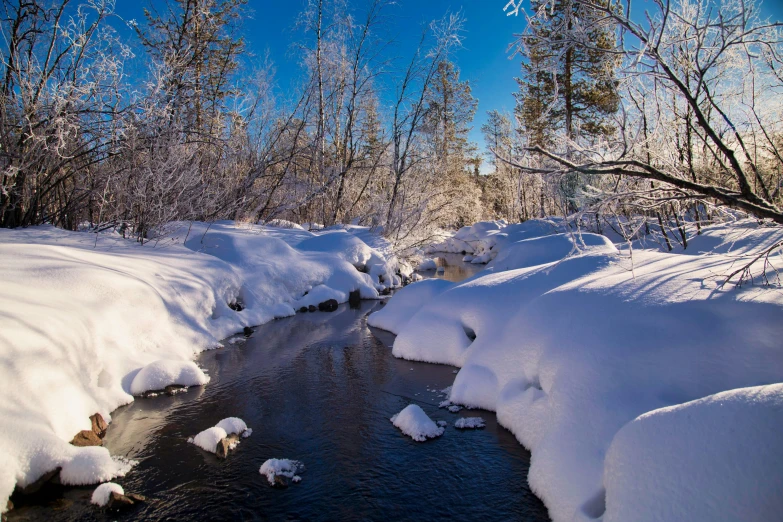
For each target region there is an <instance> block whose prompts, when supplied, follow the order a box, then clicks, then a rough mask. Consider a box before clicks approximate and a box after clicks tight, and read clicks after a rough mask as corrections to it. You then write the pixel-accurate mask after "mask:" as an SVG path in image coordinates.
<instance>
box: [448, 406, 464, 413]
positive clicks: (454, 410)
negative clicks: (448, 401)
mask: <svg viewBox="0 0 783 522" xmlns="http://www.w3.org/2000/svg"><path fill="white" fill-rule="evenodd" d="M461 410H462V406H457V405H456V404H452V405H451V406H449V411H450V412H451V413H458V412H460V411H461Z"/></svg>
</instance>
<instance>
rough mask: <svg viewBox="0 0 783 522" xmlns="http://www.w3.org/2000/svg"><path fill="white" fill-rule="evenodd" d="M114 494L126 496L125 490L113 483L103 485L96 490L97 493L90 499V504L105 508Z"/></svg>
mask: <svg viewBox="0 0 783 522" xmlns="http://www.w3.org/2000/svg"><path fill="white" fill-rule="evenodd" d="M112 493H119V494H120V495H124V494H125V490H124V489H122V486H120V485H119V484H115V483H113V482H107V483H105V484H101V485H100V486H98V487H97V488H95V491H93V492H92V498H91V499H90V502H91V503H93V504H95V505H96V506H100V507H105V506H106V504H108V503H109V498H110V497H111V494H112Z"/></svg>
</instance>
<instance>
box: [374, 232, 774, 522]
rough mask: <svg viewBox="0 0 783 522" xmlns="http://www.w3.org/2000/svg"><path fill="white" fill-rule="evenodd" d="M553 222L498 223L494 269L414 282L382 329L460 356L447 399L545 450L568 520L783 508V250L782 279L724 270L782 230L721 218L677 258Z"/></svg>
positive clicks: (766, 512)
mask: <svg viewBox="0 0 783 522" xmlns="http://www.w3.org/2000/svg"><path fill="white" fill-rule="evenodd" d="M555 224H556V223H555ZM550 225H552V222H549V221H533V222H528V223H524V224H521V225H509V226H505V227H499V228H497V229H491V230H490V231H489V233H487V234H484V236H483V239H481V243H480V244H476V245H471V246H472V248H473V253H477V254H479V255H482V256H483V255H485V254H486V253H487V252H491V254H490V256H489V257H491V258H492V259H489V261H490V263H489V264H488V267H487V269H486V270H485V271H484V272H481V273H479V274H478V275H476V276H474V277H473V278H471V279H469V280H467V281H465V282H463V283H460V284H449V283H444V282H442V281H438V282H437V284H436V282H428V281H424V282H419V283H415V284H413V285H410V286H408V287H406V288H404V289H403V290H401V291H400V292H398V293H397V294H396V295H395V296H394V297H393V298H392V299H391V300H390V302H389V303H388V304H387V306H385V307H384V308H383V309H382V310H381V311H379V312H377V313H375V314H373V315H372V316H371V317H370V321H369V322H370V324H372V325H375V326H378V327H381V328H385V329H387V330H389V331H392V332H394V333H396V334H398V336H397V338H396V340H395V343H394V347H393V353H394V355H396V356H397V357H402V358H405V359H410V360H419V361H427V362H435V363H446V364H451V365H455V366H458V367H460V368H461V369H460V371H459V373H458V375H457V377H456V380H455V382H454V385H453V387H452V390H451V393H450V396H449V399H450V400H451V401H452V402H454V403H457V404H462V405H465V406H469V407H476V408H484V409H488V410H493V411H496V412H497V416H498V420H499V422H500V423H501V424H503V425H504V426H506V427H507V428H508V429H510V430H511V431H512V432H513V433H514V434H515V435H516V437H517V439H518V440H519V441H520V442H521V443H522V444H524V445H525V446H526V447H527V448H529V449H530V450H531V452H532V461H531V468H530V474H529V482H530V485H531V488H532V489H533V491H534V492H535V493H536V494H537V495H538V496H539V497H541V498H542V500H543V501H544V502H545V504H546V505H547V507H548V509H549V513H550V516H551V517H552V518H553V520H555V521H556V522H560V521H572V520H577V521H586V520H604V521H605V522H609V521H619V520H644V521H659V522H663V521H670V520H689V521H705V522H706V521H717V520H727V521H728V520H754V521H755V520H759V521H760V520H774V519H776V517H777V518H779V516H780V513H783V495H781V494H780V492H781V491H783V461H782V460H781V459H783V443H782V442H781V437H780V433H781V428H782V427H783V386H781V385H779V384H776V383H780V382H783V341H782V339H783V288H781V286H780V282H779V281H778V280H777V279H775V270H778V271H780V270H783V254H780V253H779V251H778V253H776V254H775V255H773V256H772V257H771V258H770V259H769V260H768V265H767V274H768V276H769V278H770V280H771V281H772V282H773V285H772V286H763V285H761V284H759V283H760V282H761V279H762V278H761V274H762V268H763V264H764V260H760V261H759V262H758V263H756V264H755V265H753V267H752V270H751V272H752V275H753V276H754V278H755V279H754V284H752V285H751V284H749V283H746V284H745V285H743V286H742V287H740V288H735V286H734V285H733V284H728V285H723V286H721V284H720V283H721V282H722V281H723V279H724V278H725V276H726V275H728V274H730V273H731V272H733V271H734V270H736V269H737V268H739V267H740V266H742V265H743V264H744V263H748V262H749V261H751V260H752V258H751V257H749V256H750V254H751V252H753V251H754V250H757V249H759V248H761V247H762V246H764V245H772V244H774V243H775V242H777V241H780V240H782V239H783V229H781V228H779V227H778V228H765V227H761V226H759V225H758V223H756V222H754V221H752V220H747V221H743V222H739V223H734V224H731V225H724V226H715V227H712V228H709V229H705V230H704V233H703V234H702V235H701V236H698V237H693V238H691V241H690V245H689V247H688V249H687V250H685V251H683V250H682V249H677V250H675V252H673V253H662V252H660V251H658V250H657V249H656V250H644V249H639V248H638V247H639V245H636V246H635V247H634V249H633V251H631V250H630V249H628V248H627V246H625V247H623V248H622V250H618V248H616V247H615V246H614V245H613V244H612V243H611V242H610V241H609V240H608V239H607V238H606V237H604V236H598V235H593V234H582V235H581V236H572V235H569V234H557V233H556V232H557V229H556V228H557V227H555V226H551V228H549V229H547V228H548V227H549V226H550ZM511 227H513V229H512V230H510V231H509V232H513V233H508V232H505V231H507V230H508V229H509V228H511ZM490 228H491V227H490ZM501 229H503V230H504V232H499V231H500V230H501ZM469 232H470V231H469ZM458 235H460V234H458ZM466 235H467V233H463V234H461V236H462V237H463V238H464V237H466ZM488 239H489V240H488ZM456 240H460V241H465V243H468V244H469V241H467V240H466V239H461V238H458V237H456V236H455V241H456ZM490 243H491V249H490V248H488V247H489V246H490ZM451 246H452V247H453V249H457V248H460V245H459V244H457V243H456V242H455V243H453V244H452V245H451ZM437 248H442V247H441V246H439V247H437ZM465 251H466V252H469V250H467V248H466V249H465ZM412 303H415V304H416V310H415V311H414V312H413V313H412V312H411V304H412Z"/></svg>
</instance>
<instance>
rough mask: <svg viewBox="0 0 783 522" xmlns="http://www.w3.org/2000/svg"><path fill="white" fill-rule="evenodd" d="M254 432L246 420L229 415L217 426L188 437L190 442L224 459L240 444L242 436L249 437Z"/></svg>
mask: <svg viewBox="0 0 783 522" xmlns="http://www.w3.org/2000/svg"><path fill="white" fill-rule="evenodd" d="M252 433H253V430H251V429H250V428H248V427H247V424H245V421H243V420H242V419H240V418H238V417H228V418H226V419H223V420H222V421H220V422H218V423H217V425H216V426H213V427H211V428H208V429H206V430H204V431H202V432H201V433H199V434H198V435H196V436H195V437H192V438H190V439H188V442H190V443H191V444H195V445H196V446H198V447H199V448H201V449H203V450H204V451H208V452H210V453H214V454H215V455H216V456H217V457H218V458H221V459H224V458H226V457H228V454H229V452H230V451H232V450H234V449H236V447H237V446H238V445H239V441H240V437H241V438H247V437H249V436H250V435H251V434H252Z"/></svg>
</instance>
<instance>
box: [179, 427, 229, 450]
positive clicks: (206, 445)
mask: <svg viewBox="0 0 783 522" xmlns="http://www.w3.org/2000/svg"><path fill="white" fill-rule="evenodd" d="M226 437H228V433H226V430H224V429H223V428H219V427H217V426H213V427H211V428H208V429H206V430H204V431H202V432H201V433H199V434H198V435H196V436H195V437H193V438H191V439H188V442H190V443H191V444H195V445H196V446H198V447H199V448H201V449H203V450H204V451H208V452H210V453H215V452H216V451H217V445H218V442H220V441H221V440H223V439H225V438H226Z"/></svg>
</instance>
